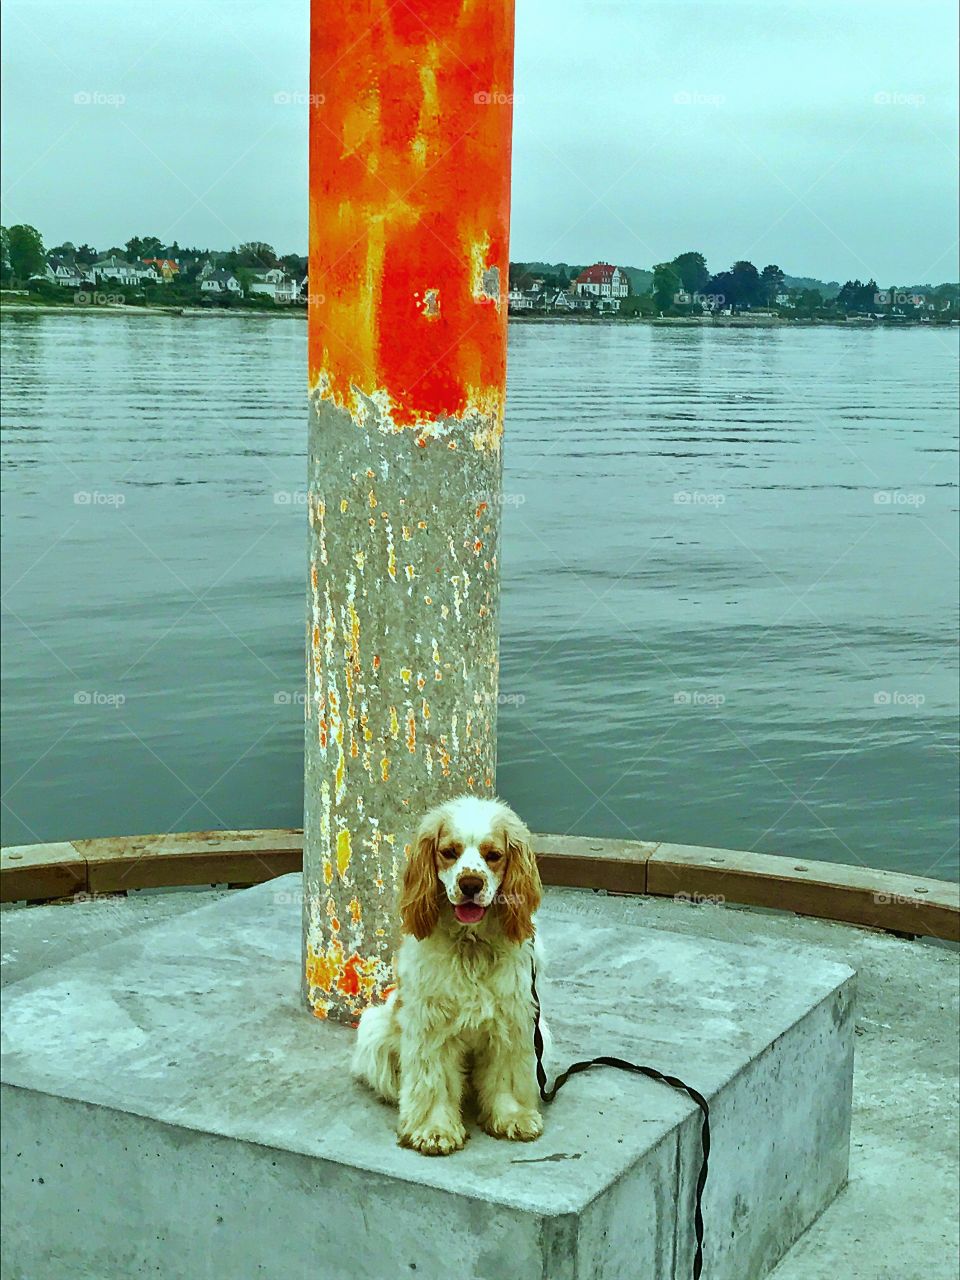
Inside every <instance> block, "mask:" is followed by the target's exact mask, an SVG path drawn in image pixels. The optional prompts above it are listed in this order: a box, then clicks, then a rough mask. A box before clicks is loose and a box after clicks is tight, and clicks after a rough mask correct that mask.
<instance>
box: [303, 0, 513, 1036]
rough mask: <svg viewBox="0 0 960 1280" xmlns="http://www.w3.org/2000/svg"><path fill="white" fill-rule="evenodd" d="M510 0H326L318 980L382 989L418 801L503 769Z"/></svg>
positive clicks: (312, 557)
mask: <svg viewBox="0 0 960 1280" xmlns="http://www.w3.org/2000/svg"><path fill="white" fill-rule="evenodd" d="M512 101H513V4H512V2H511V0H418V3H417V4H416V5H407V4H404V3H400V4H398V3H396V0H392V2H391V0H340V3H337V4H333V3H331V2H330V0H313V25H312V42H311V93H310V267H309V295H310V305H309V339H308V348H309V377H310V447H309V464H308V465H309V508H308V509H309V535H308V543H309V584H308V600H307V614H308V620H307V699H306V758H305V805H304V924H303V979H304V994H305V997H306V1000H307V1002H308V1004H309V1006H310V1007H311V1009H312V1010H313V1012H314V1013H315V1014H316V1015H317V1016H319V1017H331V1018H336V1019H339V1020H341V1021H348V1022H352V1021H354V1020H355V1019H356V1017H357V1015H358V1013H359V1012H360V1010H361V1009H362V1008H363V1007H364V1006H365V1005H367V1004H369V1003H371V1002H373V1001H376V1000H377V999H378V998H380V997H382V995H383V994H384V992H385V990H386V989H387V987H388V986H389V983H390V981H391V973H392V958H393V953H394V950H395V948H396V944H397V940H398V938H397V926H398V919H397V915H396V905H397V890H398V886H399V881H400V878H401V876H402V872H403V865H404V861H405V858H406V855H407V853H408V851H409V845H410V841H411V838H412V835H413V833H414V830H415V827H416V823H417V820H418V817H419V815H420V814H421V813H422V812H423V811H424V810H425V809H426V808H428V807H430V806H431V805H433V804H434V803H436V802H437V801H438V800H440V799H443V798H445V797H447V796H450V795H454V794H456V793H458V792H461V791H475V792H478V793H481V794H483V793H490V792H492V790H493V788H494V782H495V777H494V775H495V766H496V711H497V668H498V639H499V538H500V509H501V504H500V496H501V452H500V444H501V437H502V434H503V410H504V394H505V378H506V323H507V289H508V274H509V272H508V225H509V202H510V141H511V126H512Z"/></svg>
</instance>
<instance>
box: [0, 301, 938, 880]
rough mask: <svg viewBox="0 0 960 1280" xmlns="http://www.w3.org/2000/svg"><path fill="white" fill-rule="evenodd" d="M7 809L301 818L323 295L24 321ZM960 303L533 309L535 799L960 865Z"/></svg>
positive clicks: (516, 645) (513, 796) (214, 819)
mask: <svg viewBox="0 0 960 1280" xmlns="http://www.w3.org/2000/svg"><path fill="white" fill-rule="evenodd" d="M2 352H3V364H4V369H5V394H4V398H3V423H4V426H3V435H4V457H3V475H4V491H5V504H4V511H3V533H4V539H3V547H4V552H3V554H4V570H5V572H4V580H5V583H4V586H5V592H6V595H5V604H4V615H3V628H4V637H5V644H4V687H5V699H6V711H5V716H4V720H3V732H4V745H5V750H4V766H3V768H4V830H3V836H4V841H5V842H6V843H27V842H33V841H51V840H58V839H63V838H67V837H80V836H96V835H108V834H125V833H134V832H148V831H164V830H191V829H196V828H204V827H221V826H223V827H269V826H285V825H291V826H294V825H299V822H300V815H301V797H300V787H301V719H302V704H301V697H300V691H301V687H302V685H301V666H302V661H301V645H302V631H303V627H302V620H303V615H304V604H303V578H304V555H305V539H304V531H303V524H304V518H305V515H304V505H303V478H304V472H305V464H304V445H305V434H306V427H305V407H304V366H305V327H304V326H303V324H302V322H301V321H298V320H294V319H292V318H291V319H255V318H250V317H243V318H239V317H237V318H234V317H198V318H196V319H187V318H184V319H180V320H173V319H167V318H159V317H143V316H140V317H123V316H120V317H107V316H100V315H72V314H63V315H47V316H17V317H12V318H10V319H8V320H7V321H6V322H5V324H4V326H3V334H2ZM956 407H957V333H956V331H945V330H937V331H934V330H920V329H910V330H906V331H901V332H893V333H891V332H883V331H881V332H872V331H862V330H850V331H848V330H846V329H843V330H841V329H836V328H821V329H800V330H796V331H792V330H790V331H784V330H760V329H757V330H738V331H713V330H705V331H700V330H677V329H668V328H651V327H647V326H636V327H630V328H627V327H616V326H613V325H604V326H597V327H593V326H586V325H550V326H547V325H543V326H535V325H513V326H511V330H510V385H509V404H508V427H507V430H508V435H507V444H506V454H505V457H506V476H505V489H506V495H507V501H506V504H505V511H504V554H503V583H504V609H503V672H502V679H501V689H502V701H503V706H502V709H501V730H500V770H499V786H500V790H501V792H502V794H504V795H505V796H506V797H507V798H508V799H509V800H510V801H511V802H512V803H513V804H514V805H515V806H516V807H517V808H518V809H519V810H520V812H521V813H522V814H523V816H524V817H525V818H526V819H527V820H528V822H529V823H530V825H531V826H532V827H534V828H535V829H538V830H541V831H558V832H574V833H582V834H590V835H610V836H620V837H636V838H643V839H660V840H670V841H677V842H684V843H691V844H703V845H720V846H727V847H732V848H740V849H755V850H760V851H764V852H778V851H780V852H786V853H789V854H791V855H800V856H804V857H810V858H823V859H829V860H835V861H841V862H864V863H868V864H872V865H875V866H882V867H892V868H898V869H904V870H910V871H912V872H913V873H915V874H930V875H935V876H941V877H954V876H956V874H957V843H956V840H957V832H956V800H955V794H956V771H957V754H956V715H957V670H956V662H955V635H956V632H955V626H956V606H957V554H956V551H957V514H958V505H957V443H956Z"/></svg>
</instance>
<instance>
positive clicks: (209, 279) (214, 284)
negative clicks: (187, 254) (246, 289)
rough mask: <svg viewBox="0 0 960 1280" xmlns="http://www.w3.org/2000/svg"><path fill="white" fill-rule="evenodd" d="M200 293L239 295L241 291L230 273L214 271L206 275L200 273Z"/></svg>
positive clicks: (235, 278)
mask: <svg viewBox="0 0 960 1280" xmlns="http://www.w3.org/2000/svg"><path fill="white" fill-rule="evenodd" d="M200 292H201V293H235V294H240V293H242V292H243V290H242V289H241V287H240V281H239V280H238V279H237V277H236V276H235V275H234V274H233V272H232V271H223V270H219V271H218V270H216V269H214V270H212V271H209V272H207V273H206V275H204V273H203V272H202V271H201V273H200Z"/></svg>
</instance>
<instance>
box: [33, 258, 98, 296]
mask: <svg viewBox="0 0 960 1280" xmlns="http://www.w3.org/2000/svg"><path fill="white" fill-rule="evenodd" d="M36 278H37V279H40V280H49V281H50V282H51V284H58V285H61V286H62V287H63V288H64V289H80V288H82V287H83V286H84V285H87V284H90V285H92V284H94V283H95V279H94V276H93V274H92V271H91V268H90V267H84V266H81V265H80V263H78V262H75V261H74V260H73V259H71V258H61V257H56V256H54V255H51V256H50V257H49V258H48V259H47V261H46V263H45V264H44V270H43V272H42V273H38V274H37V277H36Z"/></svg>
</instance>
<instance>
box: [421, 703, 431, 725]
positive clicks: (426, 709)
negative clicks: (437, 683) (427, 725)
mask: <svg viewBox="0 0 960 1280" xmlns="http://www.w3.org/2000/svg"><path fill="white" fill-rule="evenodd" d="M422 710H423V718H424V720H429V719H430V704H429V702H427V700H426V698H424V700H423V708H422Z"/></svg>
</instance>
